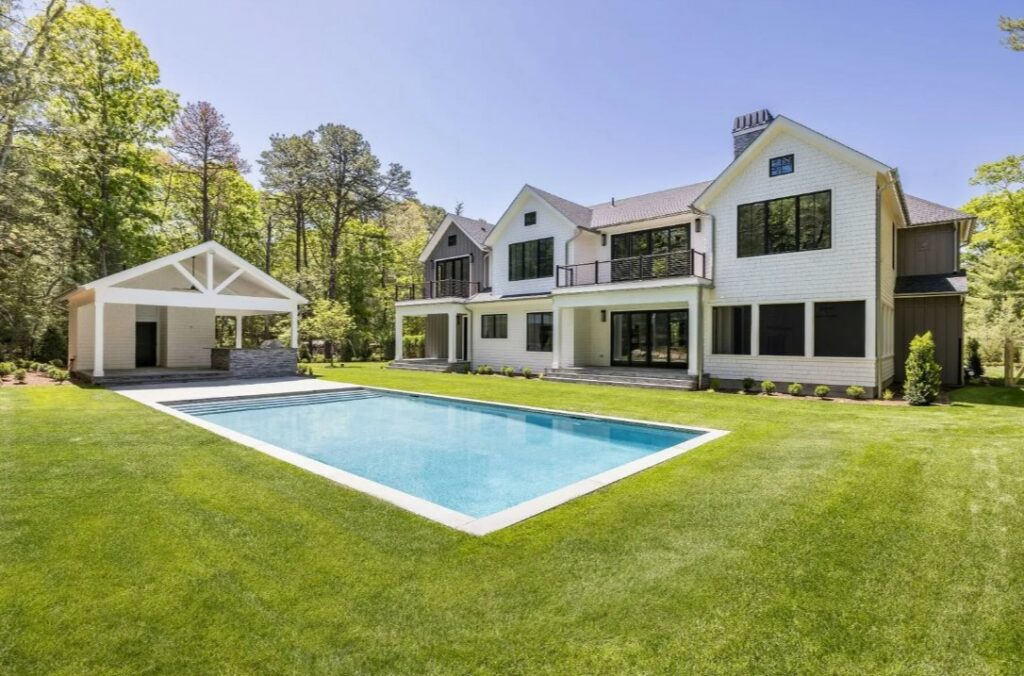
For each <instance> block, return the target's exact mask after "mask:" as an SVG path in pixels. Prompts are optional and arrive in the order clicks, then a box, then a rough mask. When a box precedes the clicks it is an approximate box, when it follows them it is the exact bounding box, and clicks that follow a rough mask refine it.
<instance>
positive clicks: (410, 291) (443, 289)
mask: <svg viewBox="0 0 1024 676" xmlns="http://www.w3.org/2000/svg"><path fill="white" fill-rule="evenodd" d="M479 292H480V282H469V281H466V280H462V279H441V280H438V281H436V282H424V283H422V284H409V285H407V286H406V285H402V286H396V287H395V300H396V301H403V300H434V299H439V298H469V297H470V296H473V295H475V294H477V293H479Z"/></svg>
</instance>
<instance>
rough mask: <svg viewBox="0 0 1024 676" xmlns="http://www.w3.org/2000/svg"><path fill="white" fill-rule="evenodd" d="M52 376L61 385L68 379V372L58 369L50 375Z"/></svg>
mask: <svg viewBox="0 0 1024 676" xmlns="http://www.w3.org/2000/svg"><path fill="white" fill-rule="evenodd" d="M50 377H51V378H53V379H54V380H56V381H57V384H58V385H60V384H61V383H63V382H64V381H65V380H67V379H68V372H67V371H65V370H64V369H56V370H54V372H53V373H52V374H51V375H50Z"/></svg>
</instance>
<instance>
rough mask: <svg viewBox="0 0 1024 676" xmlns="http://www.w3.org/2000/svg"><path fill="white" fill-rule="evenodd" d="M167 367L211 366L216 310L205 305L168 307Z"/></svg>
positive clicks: (165, 357) (165, 347)
mask: <svg viewBox="0 0 1024 676" xmlns="http://www.w3.org/2000/svg"><path fill="white" fill-rule="evenodd" d="M166 310H167V312H166V317H167V320H166V323H165V326H166V329H165V331H166V333H165V335H166V343H165V345H164V349H165V350H166V351H165V352H164V353H163V354H164V361H165V363H164V364H163V365H164V366H167V367H169V368H176V367H188V366H196V367H204V368H209V367H210V348H212V347H213V345H214V311H213V310H211V309H206V308H187V307H169V308H166Z"/></svg>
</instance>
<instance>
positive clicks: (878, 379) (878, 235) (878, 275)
mask: <svg viewBox="0 0 1024 676" xmlns="http://www.w3.org/2000/svg"><path fill="white" fill-rule="evenodd" d="M895 171H896V170H895V169H893V170H892V171H890V172H889V173H888V174H887V175H886V178H887V180H886V182H885V184H884V185H881V186H876V187H875V397H876V398H877V397H878V396H879V395H880V394H881V389H882V350H881V344H882V342H881V338H882V193H884V192H885V189H886V188H890V187H894V186H895V185H896V183H895V176H894V173H893V172H895ZM895 255H896V252H895V251H893V256H895ZM895 310H896V308H895V305H894V306H893V319H894V320H895V316H896V312H895ZM893 330H894V331H895V325H894V326H893ZM893 359H895V357H893Z"/></svg>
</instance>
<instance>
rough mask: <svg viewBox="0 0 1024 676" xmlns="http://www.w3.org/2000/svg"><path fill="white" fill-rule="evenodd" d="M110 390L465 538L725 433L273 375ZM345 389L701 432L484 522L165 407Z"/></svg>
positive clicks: (533, 513)
mask: <svg viewBox="0 0 1024 676" xmlns="http://www.w3.org/2000/svg"><path fill="white" fill-rule="evenodd" d="M111 389H112V390H113V391H115V392H117V393H118V394H121V395H123V396H125V397H128V398H129V399H133V400H134V401H137V402H139V403H141V404H144V405H146V406H149V407H150V408H154V409H156V410H158V411H161V412H163V413H166V414H168V415H170V416H173V417H175V418H179V419H181V420H185V421H187V422H189V423H192V424H193V425H196V426H197V427H201V428H203V429H205V430H208V431H210V432H213V433H214V434H217V435H219V436H222V437H224V438H225V439H229V440H230V441H234V442H236V443H239V444H242V445H244V446H248V447H250V448H253V449H255V450H257V451H260V452H261V453H265V454H267V455H269V456H271V457H274V458H277V459H278V460H283V461H284V462H287V463H289V464H291V465H294V466H296V467H301V468H302V469H304V470H307V471H309V472H313V473H314V474H318V475H320V476H322V477H324V478H326V479H330V480H331V481H334V482H336V483H339V484H341V485H343V486H347V487H348V488H352V489H354V490H357V491H360V492H361V493H366V494H367V495H371V496H373V497H375V498H379V499H381V500H384V501H385V502H389V503H391V504H393V505H395V506H397V507H401V508H402V509H405V510H407V511H409V512H412V513H413V514H417V515H419V516H422V517H423V518H426V519H430V520H431V521H436V522H437V523H440V524H443V525H445V526H448V527H450V528H454V529H456V530H459V531H462V532H463V533H468V534H470V535H478V536H479V535H487V534H489V533H493V532H495V531H497V530H501V529H502V528H507V527H508V526H511V525H513V524H516V523H519V522H520V521H524V520H526V519H529V518H530V517H533V516H536V515H538V514H540V513H541V512H546V511H547V510H549V509H551V508H553V507H557V506H558V505H561V504H564V503H566V502H568V501H570V500H573V499H575V498H578V497H580V496H581V495H586V494H587V493H592V492H593V491H596V490H597V489H599V488H603V487H604V486H607V485H609V484H612V483H615V482H616V481H619V480H621V479H624V478H626V477H628V476H632V475H633V474H636V473H638V472H642V471H643V470H645V469H648V468H650V467H654V466H655V465H659V464H661V463H663V462H665V461H667V460H671V459H672V458H675V457H677V456H680V455H682V454H684V453H688V452H689V451H692V450H693V449H695V448H697V447H698V446H702V445H704V444H706V443H708V442H710V441H714V440H715V439H720V438H721V437H724V436H725V435H726V434H728V432H727V431H725V430H717V429H712V428H707V427H695V426H692V425H675V424H671V423H661V422H652V421H650V420H635V419H631V418H618V417H614V416H604V415H595V414H592V413H581V412H578V411H564V410H558V409H550V408H540V407H536V406H521V405H518V404H506V403H502V402H495V401H485V400H481V399H466V398H463V397H449V396H445V395H439V394H427V393H423V392H413V391H408V390H397V389H392V388H386V387H370V386H366V385H356V384H352V383H339V382H328V381H321V380H314V379H310V378H276V379H267V380H259V381H253V380H227V381H218V382H217V383H216V384H215V383H202V384H195V385H187V384H186V385H160V386H131V387H115V388H111ZM348 389H366V390H375V391H379V392H392V393H395V394H403V395H409V396H415V397H425V398H430V399H441V400H447V401H455V402H461V403H468V404H479V405H486V406H496V407H499V408H508V409H513V410H519V411H532V412H537V413H551V414H556V415H564V416H571V417H575V418H584V419H588V420H601V421H609V422H620V423H629V424H634V425H642V426H644V427H657V428H661V429H668V430H674V431H686V432H700V433H701V435H700V436H698V437H696V438H694V439H690V440H688V441H684V442H683V443H681V444H676V445H675V446H670V447H668V448H666V449H663V450H661V451H657V452H656V453H651V454H649V455H645V456H644V457H642V458H637V459H636V460H633V461H631V462H628V463H626V464H624V465H619V466H618V467H613V468H612V469H609V470H605V471H604V472H600V473H598V474H595V475H593V476H591V477H587V478H586V479H582V480H580V481H576V482H574V483H571V484H569V485H567V486H563V487H562V488H558V489H555V490H553V491H551V492H549V493H545V494H544V495H540V496H537V497H536V498H532V499H530V500H527V501H525V502H521V503H519V504H518V505H513V506H512V507H508V508H506V509H503V510H501V511H500V512H495V513H494V514H490V515H488V516H484V517H474V516H469V515H468V514H463V513H462V512H458V511H455V510H453V509H449V508H447V507H443V506H441V505H438V504H437V503H434V502H430V501H429V500H425V499H423V498H420V497H417V496H415V495H412V494H410V493H406V492H404V491H400V490H398V489H395V488H392V487H390V486H386V485H384V484H381V483H377V482H376V481H372V480H370V479H366V478H363V477H361V476H357V475H355V474H352V473H351V472H346V471H345V470H343V469H338V468H337V467H332V466H331V465H328V464H326V463H323V462H320V461H319V460H314V459H313V458H309V457H307V456H305V455H302V454H300V453H296V452H295V451H289V450H288V449H285V448H281V447H279V446H275V445H273V444H268V443H267V442H265V441H260V440H259V439H256V438H254V437H250V436H248V435H246V434H242V433H240V432H236V431H234V430H230V429H227V428H226V427H221V426H220V425H215V424H213V423H211V422H208V421H206V420H203V419H202V418H200V417H198V416H192V415H189V414H187V413H182V412H181V411H178V410H176V409H174V408H171V407H170V406H168V405H167V403H180V402H183V401H201V400H203V399H223V398H245V397H258V396H267V395H281V394H283V395H287V394H298V393H302V392H321V391H328V390H348Z"/></svg>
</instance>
